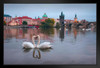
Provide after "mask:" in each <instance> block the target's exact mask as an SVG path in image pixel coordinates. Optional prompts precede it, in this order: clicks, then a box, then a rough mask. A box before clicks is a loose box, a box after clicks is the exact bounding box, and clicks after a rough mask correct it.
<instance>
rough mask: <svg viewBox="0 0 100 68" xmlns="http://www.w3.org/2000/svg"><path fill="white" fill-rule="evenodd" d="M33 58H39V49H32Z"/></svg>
mask: <svg viewBox="0 0 100 68" xmlns="http://www.w3.org/2000/svg"><path fill="white" fill-rule="evenodd" d="M36 51H37V52H38V54H36ZM33 58H38V59H40V58H41V53H40V50H39V49H34V50H33Z"/></svg>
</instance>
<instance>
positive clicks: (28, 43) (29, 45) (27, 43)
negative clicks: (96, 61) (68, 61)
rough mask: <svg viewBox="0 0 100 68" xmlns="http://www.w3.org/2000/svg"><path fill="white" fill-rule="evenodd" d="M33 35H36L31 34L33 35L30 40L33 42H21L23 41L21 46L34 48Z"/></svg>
mask: <svg viewBox="0 0 100 68" xmlns="http://www.w3.org/2000/svg"><path fill="white" fill-rule="evenodd" d="M34 37H36V36H33V37H32V42H33V44H32V43H31V42H23V43H22V46H23V48H35V47H36V45H35V43H34Z"/></svg>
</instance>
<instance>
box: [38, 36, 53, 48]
mask: <svg viewBox="0 0 100 68" xmlns="http://www.w3.org/2000/svg"><path fill="white" fill-rule="evenodd" d="M37 36H38V40H39V41H38V43H37V48H41V49H45V48H46V49H47V48H51V47H52V45H50V42H43V43H41V44H40V36H39V35H37Z"/></svg>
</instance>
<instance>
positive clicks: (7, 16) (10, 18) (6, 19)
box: [4, 14, 12, 25]
mask: <svg viewBox="0 0 100 68" xmlns="http://www.w3.org/2000/svg"><path fill="white" fill-rule="evenodd" d="M11 20H12V17H11V16H10V15H7V14H4V21H5V22H6V24H7V25H8V22H10V21H11Z"/></svg>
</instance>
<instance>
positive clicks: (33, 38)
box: [32, 35, 40, 47]
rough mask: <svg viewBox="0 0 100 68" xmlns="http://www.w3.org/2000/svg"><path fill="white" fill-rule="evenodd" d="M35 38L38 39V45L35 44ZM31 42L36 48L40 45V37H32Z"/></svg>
mask: <svg viewBox="0 0 100 68" xmlns="http://www.w3.org/2000/svg"><path fill="white" fill-rule="evenodd" d="M35 38H38V43H37V44H35ZM32 42H33V45H34V46H35V47H37V46H38V45H39V44H40V36H39V35H37V36H33V37H32Z"/></svg>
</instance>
